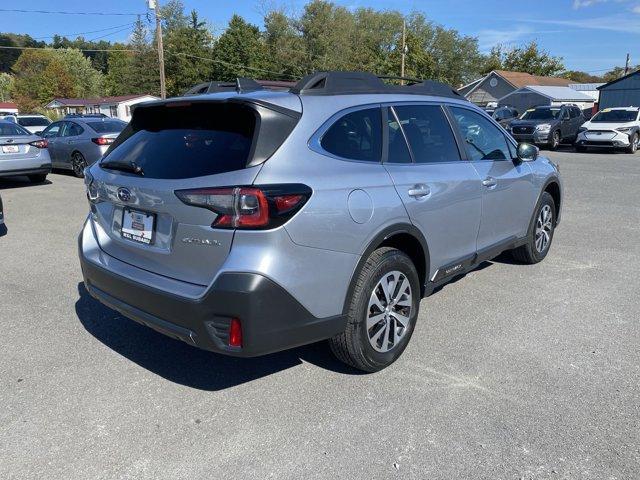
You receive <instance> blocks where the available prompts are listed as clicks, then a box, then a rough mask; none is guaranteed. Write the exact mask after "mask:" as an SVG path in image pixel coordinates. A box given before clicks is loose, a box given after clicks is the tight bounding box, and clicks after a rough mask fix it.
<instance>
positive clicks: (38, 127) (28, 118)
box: [16, 115, 51, 135]
mask: <svg viewBox="0 0 640 480" xmlns="http://www.w3.org/2000/svg"><path fill="white" fill-rule="evenodd" d="M16 121H17V123H18V125H21V126H23V127H24V128H25V129H27V130H29V131H30V132H31V133H35V134H36V135H39V134H41V133H42V131H43V130H44V129H45V128H47V127H48V126H49V125H50V124H51V120H49V119H48V118H47V117H45V116H44V115H18V116H16Z"/></svg>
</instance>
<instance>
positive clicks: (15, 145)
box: [0, 120, 51, 182]
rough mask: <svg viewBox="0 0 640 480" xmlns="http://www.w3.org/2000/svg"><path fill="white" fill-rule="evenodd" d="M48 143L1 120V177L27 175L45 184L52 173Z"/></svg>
mask: <svg viewBox="0 0 640 480" xmlns="http://www.w3.org/2000/svg"><path fill="white" fill-rule="evenodd" d="M47 143H48V142H47V140H44V139H42V138H40V137H39V136H38V135H35V134H33V133H31V132H30V131H28V130H26V129H25V128H24V127H21V126H20V125H18V124H17V123H13V122H7V121H4V120H0V177H15V176H19V175H26V176H27V177H29V180H31V181H32V182H44V180H45V179H46V178H47V174H48V173H49V172H51V159H50V158H49V152H48V149H47Z"/></svg>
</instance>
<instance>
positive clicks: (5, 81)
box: [0, 72, 13, 102]
mask: <svg viewBox="0 0 640 480" xmlns="http://www.w3.org/2000/svg"><path fill="white" fill-rule="evenodd" d="M12 88H13V76H12V75H10V74H8V73H5V72H2V73H0V102H6V101H7V100H9V98H10V95H11V89H12Z"/></svg>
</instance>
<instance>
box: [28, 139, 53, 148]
mask: <svg viewBox="0 0 640 480" xmlns="http://www.w3.org/2000/svg"><path fill="white" fill-rule="evenodd" d="M29 145H33V146H34V147H38V148H47V147H48V146H49V140H47V139H46V138H43V139H42V140H35V141H33V142H29Z"/></svg>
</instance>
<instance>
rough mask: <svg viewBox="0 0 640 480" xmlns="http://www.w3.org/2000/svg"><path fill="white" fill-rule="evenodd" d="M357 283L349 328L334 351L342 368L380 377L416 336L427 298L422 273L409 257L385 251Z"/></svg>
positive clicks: (368, 264)
mask: <svg viewBox="0 0 640 480" xmlns="http://www.w3.org/2000/svg"><path fill="white" fill-rule="evenodd" d="M353 282H355V284H354V285H353V286H352V288H351V289H350V290H351V291H352V293H351V295H350V298H349V299H348V305H347V309H348V310H347V328H346V329H345V331H344V332H343V333H341V334H339V335H337V336H335V337H333V338H331V339H330V340H329V345H330V347H331V350H332V351H333V353H334V355H335V356H336V357H337V358H338V359H339V360H341V361H342V362H344V363H346V364H348V365H351V366H352V367H354V368H357V369H358V370H363V371H365V372H377V371H379V370H382V369H383V368H385V367H387V366H389V365H391V364H392V363H393V362H395V361H396V360H397V359H398V357H399V356H400V355H401V354H402V352H403V351H404V349H405V348H406V346H407V344H408V343H409V339H410V338H411V335H412V334H413V329H414V327H415V323H416V319H417V318H418V308H419V304H420V297H421V289H420V281H419V279H418V273H417V271H416V268H415V266H414V264H413V262H412V261H411V259H410V258H409V257H408V256H407V255H406V254H405V253H404V252H402V251H400V250H397V249H395V248H390V247H383V248H379V249H377V250H375V251H374V252H373V253H372V254H371V255H370V256H369V258H367V261H366V262H365V264H364V266H363V267H362V269H361V270H360V272H359V273H358V274H357V275H356V276H355V277H354V279H353ZM398 284H400V287H398ZM389 287H391V290H393V291H391V292H390V295H389V294H387V293H386V292H388V291H389ZM372 322H375V323H372ZM392 336H393V341H392V339H391V337H392Z"/></svg>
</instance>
